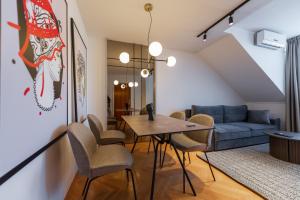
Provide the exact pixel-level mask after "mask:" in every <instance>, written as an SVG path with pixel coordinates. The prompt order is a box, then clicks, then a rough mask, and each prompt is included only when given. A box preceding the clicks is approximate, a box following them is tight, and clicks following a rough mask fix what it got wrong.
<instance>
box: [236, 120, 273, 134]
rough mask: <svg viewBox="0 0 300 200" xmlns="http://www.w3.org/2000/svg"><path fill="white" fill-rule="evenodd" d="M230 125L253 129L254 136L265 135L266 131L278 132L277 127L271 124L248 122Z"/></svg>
mask: <svg viewBox="0 0 300 200" xmlns="http://www.w3.org/2000/svg"><path fill="white" fill-rule="evenodd" d="M230 124H231V125H234V126H239V127H247V128H249V129H251V135H252V136H261V135H265V133H264V131H266V130H277V126H276V125H269V124H255V123H248V122H234V123H230Z"/></svg>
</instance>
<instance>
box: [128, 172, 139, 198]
mask: <svg viewBox="0 0 300 200" xmlns="http://www.w3.org/2000/svg"><path fill="white" fill-rule="evenodd" d="M128 171H129V172H130V175H131V181H132V187H133V192H134V199H135V200H137V197H136V189H135V183H134V177H133V172H132V170H131V169H128V170H127V172H128Z"/></svg>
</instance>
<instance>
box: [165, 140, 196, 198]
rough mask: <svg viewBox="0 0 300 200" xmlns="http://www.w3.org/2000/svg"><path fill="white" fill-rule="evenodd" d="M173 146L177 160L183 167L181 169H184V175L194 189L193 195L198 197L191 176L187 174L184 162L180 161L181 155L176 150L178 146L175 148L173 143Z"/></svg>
mask: <svg viewBox="0 0 300 200" xmlns="http://www.w3.org/2000/svg"><path fill="white" fill-rule="evenodd" d="M171 145H172V146H173V148H174V151H175V153H176V156H177V158H178V160H179V163H180V165H181V167H182V170H183V173H184V174H185V177H186V179H187V180H188V182H189V185H190V187H191V189H192V191H193V195H194V196H196V192H195V190H194V187H193V185H192V182H191V180H190V177H189V175H188V174H187V172H186V170H185V167H184V166H183V163H182V161H181V159H180V156H179V153H178V151H177V149H176V146H175V145H174V144H173V143H171Z"/></svg>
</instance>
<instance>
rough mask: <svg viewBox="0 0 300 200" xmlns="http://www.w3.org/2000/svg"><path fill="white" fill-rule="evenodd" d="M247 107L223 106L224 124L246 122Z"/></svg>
mask: <svg viewBox="0 0 300 200" xmlns="http://www.w3.org/2000/svg"><path fill="white" fill-rule="evenodd" d="M247 110H248V109H247V106H246V105H241V106H224V122H225V123H230V122H244V121H246V120H247Z"/></svg>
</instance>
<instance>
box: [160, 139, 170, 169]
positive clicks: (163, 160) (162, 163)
mask: <svg viewBox="0 0 300 200" xmlns="http://www.w3.org/2000/svg"><path fill="white" fill-rule="evenodd" d="M167 146H168V143H166V145H165V151H164V155H163V159H162V162H161V166H160V168H163V166H164V162H165V156H166V151H167Z"/></svg>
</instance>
